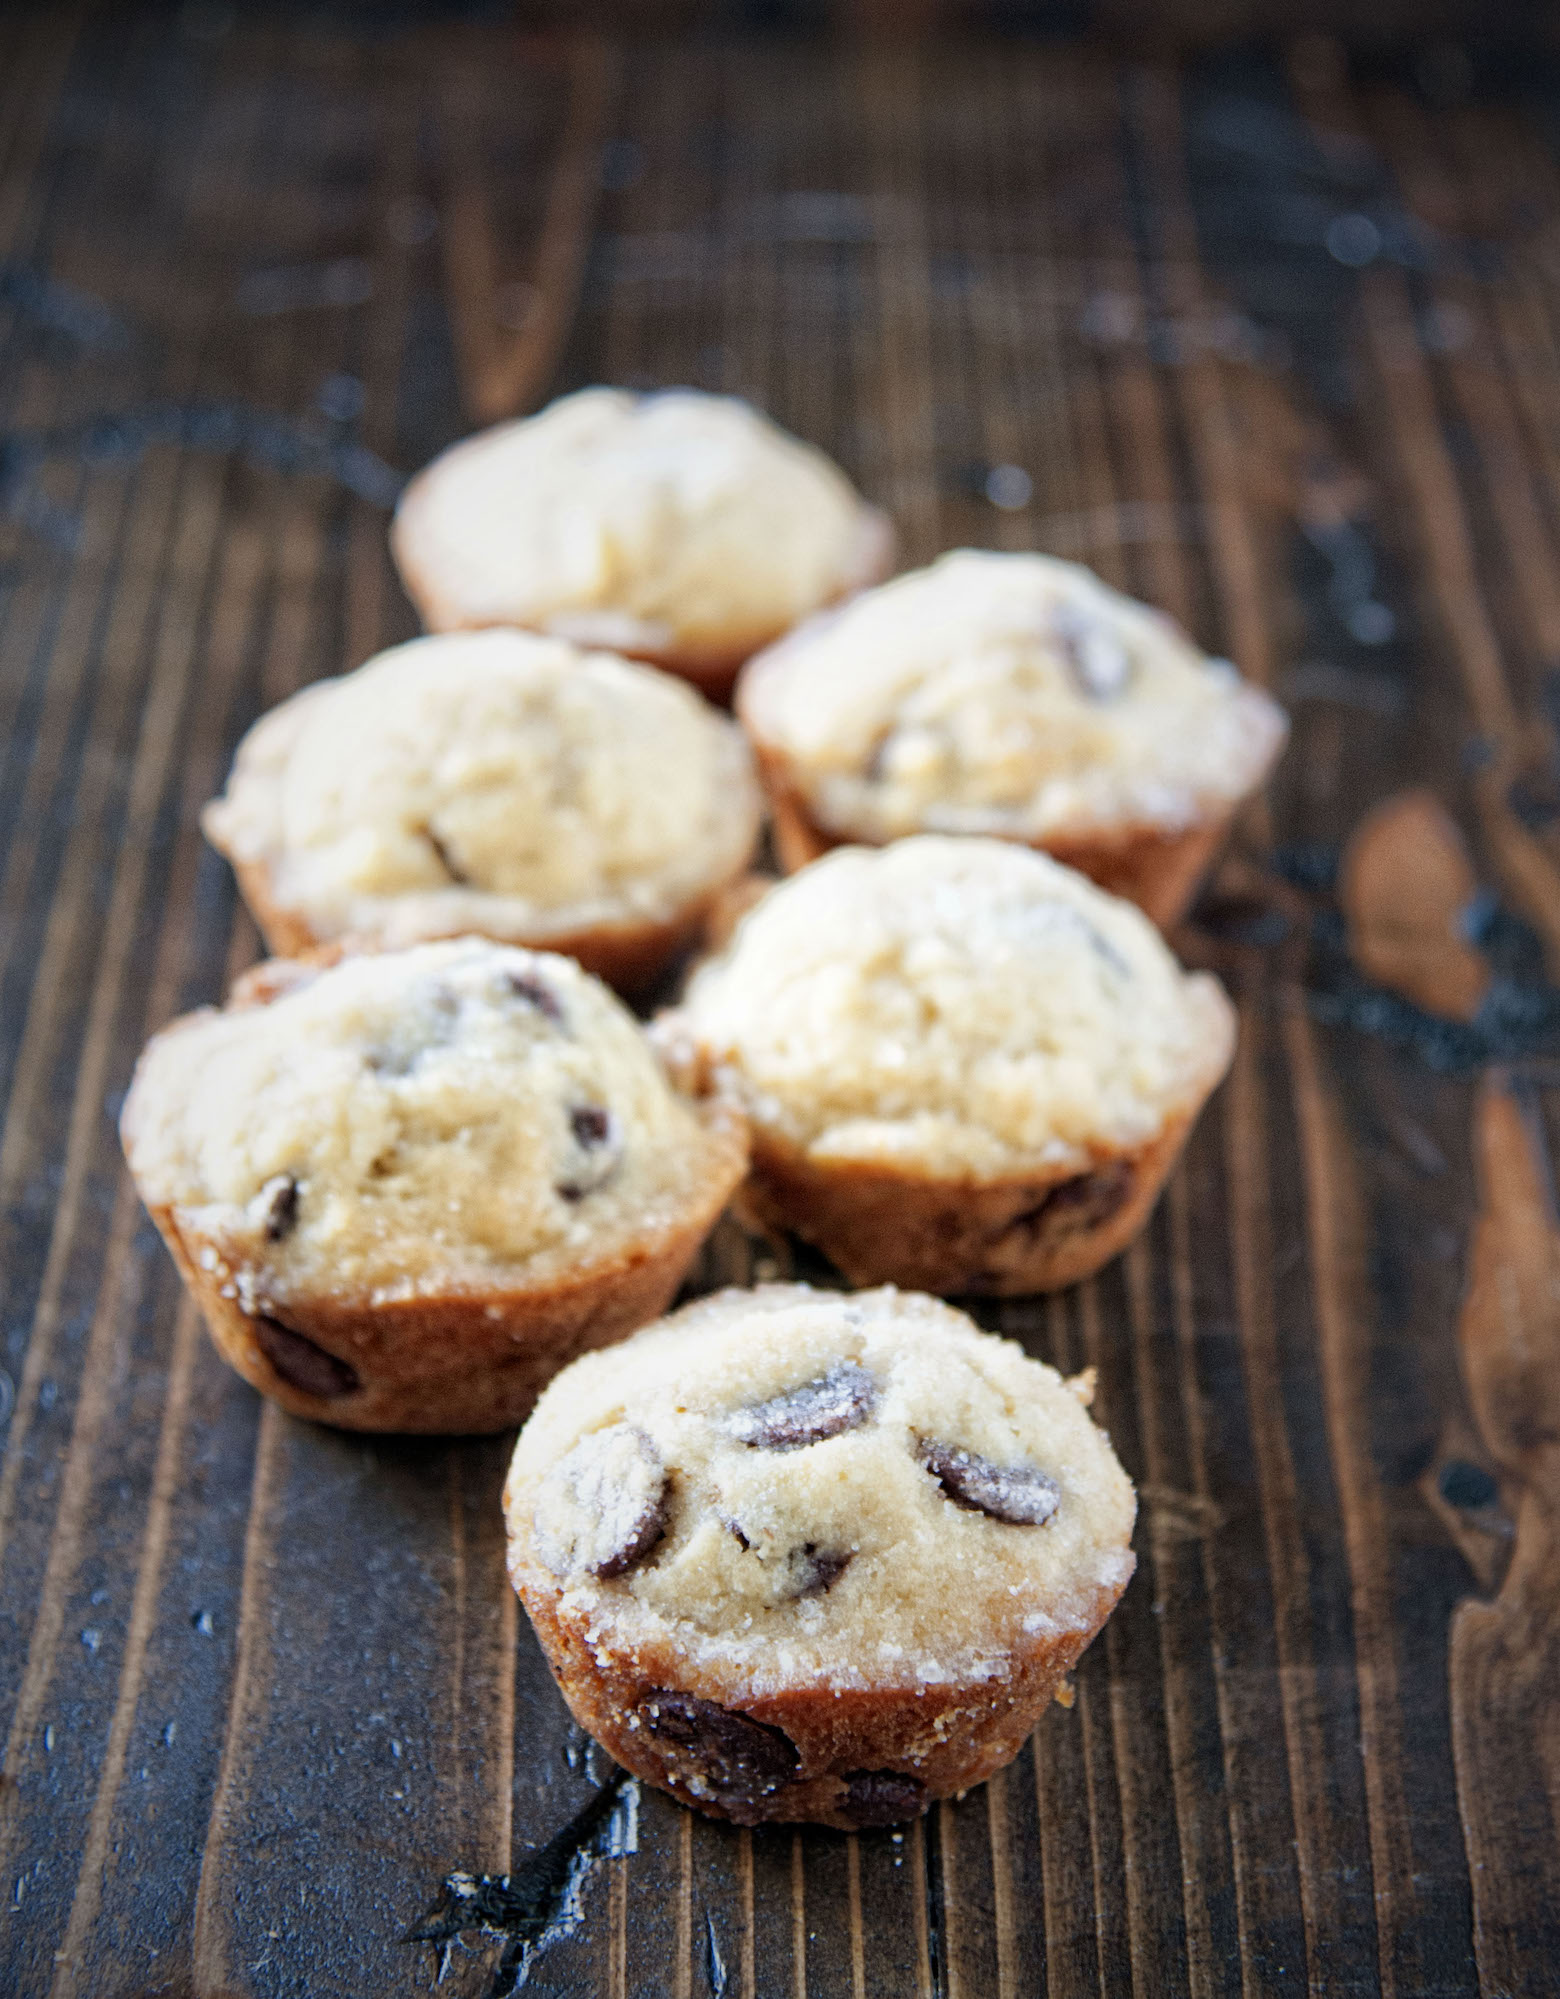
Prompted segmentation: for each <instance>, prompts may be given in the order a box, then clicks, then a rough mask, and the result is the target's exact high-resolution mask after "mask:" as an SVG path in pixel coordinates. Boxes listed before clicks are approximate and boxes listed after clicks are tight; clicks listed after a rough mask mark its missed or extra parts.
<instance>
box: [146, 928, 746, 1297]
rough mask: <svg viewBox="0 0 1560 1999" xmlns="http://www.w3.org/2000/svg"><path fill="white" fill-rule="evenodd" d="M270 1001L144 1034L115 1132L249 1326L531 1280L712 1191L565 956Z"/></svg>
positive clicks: (614, 1020) (447, 945)
mask: <svg viewBox="0 0 1560 1999" xmlns="http://www.w3.org/2000/svg"><path fill="white" fill-rule="evenodd" d="M273 988H274V991H275V996H274V997H272V998H271V999H270V1001H269V1004H264V1005H239V1006H236V1007H230V1008H229V1009H227V1010H224V1011H222V1012H217V1011H215V1010H213V1009H205V1010H202V1011H201V1012H198V1013H195V1014H191V1015H188V1016H186V1017H185V1018H184V1019H183V1020H181V1021H177V1022H175V1023H174V1025H173V1026H172V1027H171V1028H169V1029H167V1030H165V1031H164V1032H163V1033H162V1034H160V1035H158V1036H157V1037H156V1038H155V1039H154V1040H153V1041H152V1042H151V1043H150V1045H149V1046H148V1048H147V1050H146V1052H145V1053H144V1055H143V1056H142V1058H141V1061H140V1064H139V1065H138V1067H137V1070H136V1075H135V1079H134V1082H133V1084H132V1087H131V1091H130V1094H129V1097H128V1099H127V1101H126V1105H125V1111H124V1117H123V1121H122V1122H123V1130H124V1136H125V1146H126V1152H127V1155H128V1157H129V1160H130V1164H131V1167H132V1170H133V1172H134V1174H135V1178H136V1184H137V1187H138V1189H139V1191H140V1193H141V1196H142V1198H143V1199H144V1200H145V1201H146V1203H147V1205H148V1207H150V1208H152V1209H153V1211H154V1212H156V1211H158V1210H159V1209H167V1210H170V1211H171V1212H172V1214H173V1216H174V1217H175V1219H176V1223H177V1226H178V1228H179V1230H180V1232H181V1233H182V1234H183V1235H184V1237H185V1238H186V1239H187V1240H188V1241H191V1242H193V1243H197V1244H199V1245H201V1246H202V1247H201V1249H200V1251H199V1254H200V1255H201V1257H202V1258H204V1259H205V1260H206V1262H207V1264H208V1266H209V1267H211V1268H213V1269H216V1268H217V1267H218V1266H219V1265H220V1267H221V1268H222V1269H223V1270H226V1271H228V1272H230V1273H231V1288H232V1290H233V1295H234V1296H235V1297H236V1298H237V1302H238V1303H239V1304H240V1305H241V1306H242V1308H243V1309H244V1310H245V1311H246V1312H250V1313H254V1312H262V1311H264V1310H265V1309H266V1308H267V1306H268V1305H270V1304H273V1303H274V1304H277V1305H286V1304H287V1303H288V1302H289V1301H293V1300H296V1301H300V1302H316V1301H320V1300H326V1299H339V1300H344V1301H361V1302H367V1303H371V1304H375V1305H382V1304H386V1303H391V1302H394V1301H398V1300H415V1299H418V1298H425V1297H426V1298H435V1297H437V1298H447V1297H450V1296H451V1295H456V1296H458V1295H461V1294H466V1295H471V1296H475V1297H481V1296H482V1295H483V1294H487V1293H495V1292H502V1291H504V1290H506V1289H512V1288H515V1287H517V1286H525V1285H536V1284H541V1283H545V1282H547V1281H549V1280H557V1279H561V1278H565V1277H567V1276H568V1275H569V1274H570V1273H572V1272H575V1271H577V1270H579V1269H580V1268H582V1267H589V1266H591V1265H592V1264H596V1263H600V1262H601V1261H603V1260H604V1259H609V1258H611V1257H612V1256H614V1255H617V1256H622V1255H624V1254H627V1253H629V1252H631V1251H633V1249H634V1247H635V1246H636V1245H638V1244H642V1243H645V1242H654V1241H655V1240H656V1238H657V1235H658V1232H659V1233H668V1232H672V1231H675V1230H676V1229H677V1228H678V1227H679V1226H681V1225H683V1224H684V1223H685V1220H686V1216H687V1212H688V1210H689V1207H690V1204H691V1205H694V1206H697V1205H698V1204H699V1203H700V1202H701V1201H706V1200H707V1195H708V1184H707V1183H708V1182H709V1181H710V1179H711V1177H712V1173H714V1172H715V1168H714V1167H713V1166H712V1161H713V1160H714V1159H715V1158H716V1155H717V1154H718V1153H719V1151H720V1147H721V1144H722V1143H723V1141H720V1140H718V1139H717V1138H715V1137H714V1136H712V1135H711V1134H710V1133H709V1132H708V1131H707V1130H706V1128H705V1126H704V1124H703V1123H701V1120H700V1116H699V1114H698V1112H697V1110H696V1109H695V1107H694V1105H693V1104H691V1103H690V1102H688V1101H687V1100H685V1099H684V1098H682V1097H680V1096H679V1095H678V1094H677V1093H676V1092H675V1091H674V1090H673V1089H672V1087H671V1085H670V1084H669V1083H668V1081H667V1079H666V1076H665V1074H664V1073H663V1071H662V1069H661V1067H660V1065H659V1063H658V1062H657V1061H656V1058H655V1056H654V1053H653V1051H652V1050H651V1048H650V1046H649V1045H648V1043H647V1041H646V1040H645V1037H644V1035H643V1033H642V1031H641V1029H640V1028H639V1025H638V1023H637V1022H636V1021H635V1020H634V1019H633V1017H632V1016H631V1015H630V1014H629V1013H628V1011H627V1010H626V1009H625V1008H624V1007H623V1006H621V1005H620V1004H619V1002H618V1001H617V1000H616V999H614V998H613V996H612V995H611V994H610V993H609V992H608V991H606V989H605V988H604V987H602V986H601V985H600V984H598V983H597V982H596V981H595V980H594V979H591V978H589V977H587V976H586V974H585V973H583V972H582V971H581V970H580V969H579V967H578V966H577V965H575V964H574V963H573V962H571V961H570V960H567V959H564V958H560V957H555V956H552V955H549V954H545V953H538V952H531V951H522V950H518V949H515V948H513V947H510V946H504V945H497V944H492V943H489V942H486V941H485V940H481V939H475V938H463V939H458V940H454V941H450V942H442V943H431V944H423V945H419V946H416V947H415V948H413V949H411V950H407V951H403V952H396V953H390V954H386V955H383V956H365V957H358V958H348V959H345V960H343V961H342V962H340V963H339V964H336V965H334V966H332V967H330V968H329V969H328V970H312V969H306V968H302V967H292V968H288V972H287V976H286V977H284V978H280V979H277V980H275V981H273ZM717 1177H718V1176H717Z"/></svg>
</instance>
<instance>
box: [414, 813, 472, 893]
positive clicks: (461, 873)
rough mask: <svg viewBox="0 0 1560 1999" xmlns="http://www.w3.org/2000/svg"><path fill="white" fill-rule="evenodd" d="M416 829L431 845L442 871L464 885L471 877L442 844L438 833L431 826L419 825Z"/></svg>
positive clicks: (452, 879) (453, 880)
mask: <svg viewBox="0 0 1560 1999" xmlns="http://www.w3.org/2000/svg"><path fill="white" fill-rule="evenodd" d="M418 831H419V832H420V833H421V834H422V836H423V838H424V839H425V840H426V841H427V842H428V845H429V846H430V847H432V849H433V851H434V856H435V858H436V859H437V861H438V863H439V866H440V867H441V868H443V870H444V872H445V873H446V874H447V875H448V876H449V878H450V880H451V881H452V882H458V883H459V884H460V885H461V886H462V887H464V886H465V885H466V884H467V883H468V882H469V881H470V880H471V877H470V875H468V874H467V873H466V871H465V869H464V868H463V867H461V866H460V864H459V863H458V862H457V861H456V859H455V856H454V855H453V854H452V853H451V852H450V850H449V848H448V847H447V846H446V845H445V844H444V842H443V840H441V839H440V837H439V835H438V834H437V833H436V832H435V831H434V830H433V828H432V827H431V826H422V827H419V828H418Z"/></svg>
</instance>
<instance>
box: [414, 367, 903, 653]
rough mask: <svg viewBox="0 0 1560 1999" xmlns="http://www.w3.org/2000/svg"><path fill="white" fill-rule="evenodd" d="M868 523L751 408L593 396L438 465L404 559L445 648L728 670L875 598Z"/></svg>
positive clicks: (500, 432) (794, 442) (688, 398)
mask: <svg viewBox="0 0 1560 1999" xmlns="http://www.w3.org/2000/svg"><path fill="white" fill-rule="evenodd" d="M867 513H868V510H867V509H866V508H865V507H864V504H863V502H862V501H861V499H860V497H859V496H858V495H857V493H856V492H855V490H854V489H853V487H852V486H851V484H850V482H849V481H848V480H847V479H846V477H845V476H844V474H843V473H842V472H841V471H840V470H839V469H838V467H837V466H835V465H834V464H832V463H831V462H830V460H829V459H827V458H826V457H825V456H824V455H823V454H822V453H821V452H819V451H815V450H814V449H812V448H811V447H810V446H808V445H806V444H803V443H801V442H800V441H799V440H798V439H796V438H793V437H790V436H788V435H787V434H786V433H785V432H784V431H782V430H779V429H778V428H777V427H776V426H775V425H774V424H772V423H770V422H769V421H768V420H767V419H766V418H764V417H763V416H761V415H760V414H759V413H758V412H757V411H756V410H754V409H752V408H750V407H749V406H748V405H747V404H745V403H742V402H739V401H737V400H735V399H734V398H731V397H726V396H711V395H704V394H701V393H699V392H698V391H695V390H686V389H683V390H667V391H664V392H661V393H658V394H654V395H647V396H636V395H632V394H629V393H627V392H625V391H623V390H619V389H605V388H595V389H583V390H581V391H579V392H578V393H577V394H574V395H571V396H565V397H564V398H562V399H561V400H560V401H558V402H556V403H554V404H552V405H551V406H550V407H549V408H548V409H546V410H543V411H542V412H541V414H540V415H538V416H534V417H528V418H524V419H522V420H520V421H519V422H516V423H510V424H503V425H500V426H498V427H496V428H495V429H492V430H487V431H483V432H481V433H479V434H478V435H477V436H475V437H472V438H468V439H467V440H466V441H465V442H464V443H461V444H457V445H455V446H453V447H452V448H451V449H450V450H449V451H447V452H445V453H444V454H443V455H442V457H440V458H437V459H435V460H434V462H433V464H432V465H431V466H429V467H428V468H427V469H426V470H425V471H424V472H422V473H421V474H420V475H419V476H418V477H417V478H416V479H414V480H413V481H412V484H411V485H410V486H409V487H408V488H407V491H406V493H405V494H404V496H403V497H402V500H401V504H400V507H399V508H398V510H397V515H396V525H395V531H394V546H395V552H396V557H397V560H398V562H399V563H400V566H401V570H402V574H403V576H404V577H405V579H406V582H407V587H408V589H409V590H410V591H411V594H412V596H413V598H414V599H415V600H416V601H417V602H418V604H419V607H420V608H421V609H422V611H423V614H424V618H425V621H426V622H427V623H428V624H429V625H430V626H431V627H433V628H434V629H436V630H438V629H445V630H447V629H450V628H452V627H454V626H460V625H485V624H505V623H508V624H518V625H530V626H535V627H538V628H542V629H550V630H553V631H556V632H559V633H560V634H562V635H563V636H565V637H573V638H581V639H583V640H584V641H585V642H587V643H592V644H604V645H610V646H613V647H615V648H617V649H619V650H622V651H626V652H645V651H649V652H650V653H652V654H655V653H659V652H662V651H666V652H674V651H677V650H679V649H683V648H686V649H688V650H691V651H692V652H694V653H698V652H699V651H701V650H708V651H711V652H714V653H724V652H727V651H730V650H731V649H732V648H733V647H736V648H738V649H740V647H741V646H742V645H743V644H746V645H747V646H748V649H749V650H751V649H752V647H753V646H756V645H759V644H762V643H764V642H765V641H766V640H767V639H769V638H772V637H774V636H775V635H777V634H778V633H779V632H782V631H785V630H786V629H788V628H789V627H790V626H791V625H793V624H794V623H796V621H797V620H798V619H800V618H803V617H806V616H807V615H808V614H809V613H811V612H812V611H815V610H816V609H817V608H818V607H819V606H820V605H822V604H825V603H828V602H830V601H831V600H832V599H833V598H835V597H838V596H839V595H840V594H841V593H842V592H843V591H845V590H847V589H849V588H851V587H853V585H854V584H855V583H856V582H858V581H860V580H864V579H863V578H862V577H860V575H859V574H858V570H859V568H860V564H861V561H862V534H863V517H864V515H866V514H867Z"/></svg>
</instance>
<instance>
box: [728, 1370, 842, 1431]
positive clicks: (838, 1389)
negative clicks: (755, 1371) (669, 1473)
mask: <svg viewBox="0 0 1560 1999" xmlns="http://www.w3.org/2000/svg"><path fill="white" fill-rule="evenodd" d="M876 1407H877V1383H876V1382H875V1381H874V1380H873V1379H872V1376H871V1375H870V1374H868V1372H867V1370H866V1369H865V1368H864V1367H858V1366H857V1365H856V1363H855V1362H854V1361H853V1360H841V1361H836V1362H835V1364H834V1366H833V1367H831V1368H830V1369H829V1371H828V1373H827V1374H820V1375H819V1376H817V1378H816V1379H815V1380H812V1381H804V1382H803V1383H802V1385H801V1387H800V1388H792V1389H789V1390H788V1391H787V1392H786V1393H785V1394H784V1395H775V1396H772V1397H771V1398H770V1399H769V1401H767V1402H755V1403H754V1404H753V1405H752V1406H751V1407H750V1408H747V1409H739V1410H737V1412H736V1414H735V1415H733V1416H731V1417H729V1418H728V1419H727V1424H726V1427H727V1428H728V1429H729V1430H730V1432H731V1434H732V1435H733V1436H734V1437H735V1438H736V1440H737V1442H738V1443H739V1444H749V1445H752V1446H753V1447H754V1448H755V1449H762V1450H766V1451H795V1450H800V1449H801V1447H802V1446H803V1445H804V1444H820V1443H822V1442H823V1440H824V1438H825V1437H837V1436H839V1435H840V1434H841V1433H842V1432H843V1431H845V1430H855V1429H858V1428H859V1427H860V1425H861V1424H863V1423H865V1422H866V1421H867V1420H868V1419H869V1418H870V1417H871V1415H872V1412H873V1410H874V1409H875V1408H876Z"/></svg>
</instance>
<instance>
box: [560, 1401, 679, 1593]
mask: <svg viewBox="0 0 1560 1999" xmlns="http://www.w3.org/2000/svg"><path fill="white" fill-rule="evenodd" d="M666 1511H667V1477H666V1467H665V1466H664V1465H663V1464H662V1463H661V1458H660V1454H659V1452H658V1451H657V1450H656V1448H655V1445H654V1444H653V1443H651V1441H650V1439H649V1438H648V1437H647V1436H646V1435H645V1433H644V1431H643V1430H639V1429H636V1428H635V1427H634V1425H633V1424H632V1423H614V1424H612V1425H611V1426H610V1427H609V1428H607V1429H605V1430H593V1431H592V1432H591V1434H590V1435H589V1436H588V1437H582V1438H581V1439H580V1441H579V1442H578V1443H577V1444H576V1445H575V1446H574V1448H573V1450H571V1451H569V1452H567V1453H566V1454H565V1455H564V1456H563V1457H562V1458H560V1459H559V1460H558V1462H557V1464H556V1465H554V1466H553V1468H552V1470H551V1471H550V1472H549V1473H548V1474H547V1476H546V1478H545V1479H543V1481H542V1486H541V1491H540V1493H539V1494H538V1496H537V1502H536V1512H535V1514H534V1516H533V1525H534V1527H535V1530H536V1545H537V1549H538V1551H539V1553H540V1554H541V1557H542V1560H543V1561H544V1562H545V1563H546V1564H547V1566H548V1568H550V1569H551V1570H552V1572H553V1574H554V1575H557V1576H570V1575H592V1576H600V1577H602V1578H604V1579H605V1578H607V1577H610V1576H620V1575H622V1574H623V1573H624V1571H625V1570H627V1569H631V1568H632V1567H633V1566H634V1564H635V1563H636V1562H640V1561H643V1560H644V1558H645V1556H646V1555H648V1554H649V1552H650V1550H651V1549H652V1548H653V1547H654V1546H655V1545H656V1543H657V1542H658V1541H659V1540H660V1538H661V1536H662V1535H663V1534H664V1533H665V1532H666Z"/></svg>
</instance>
